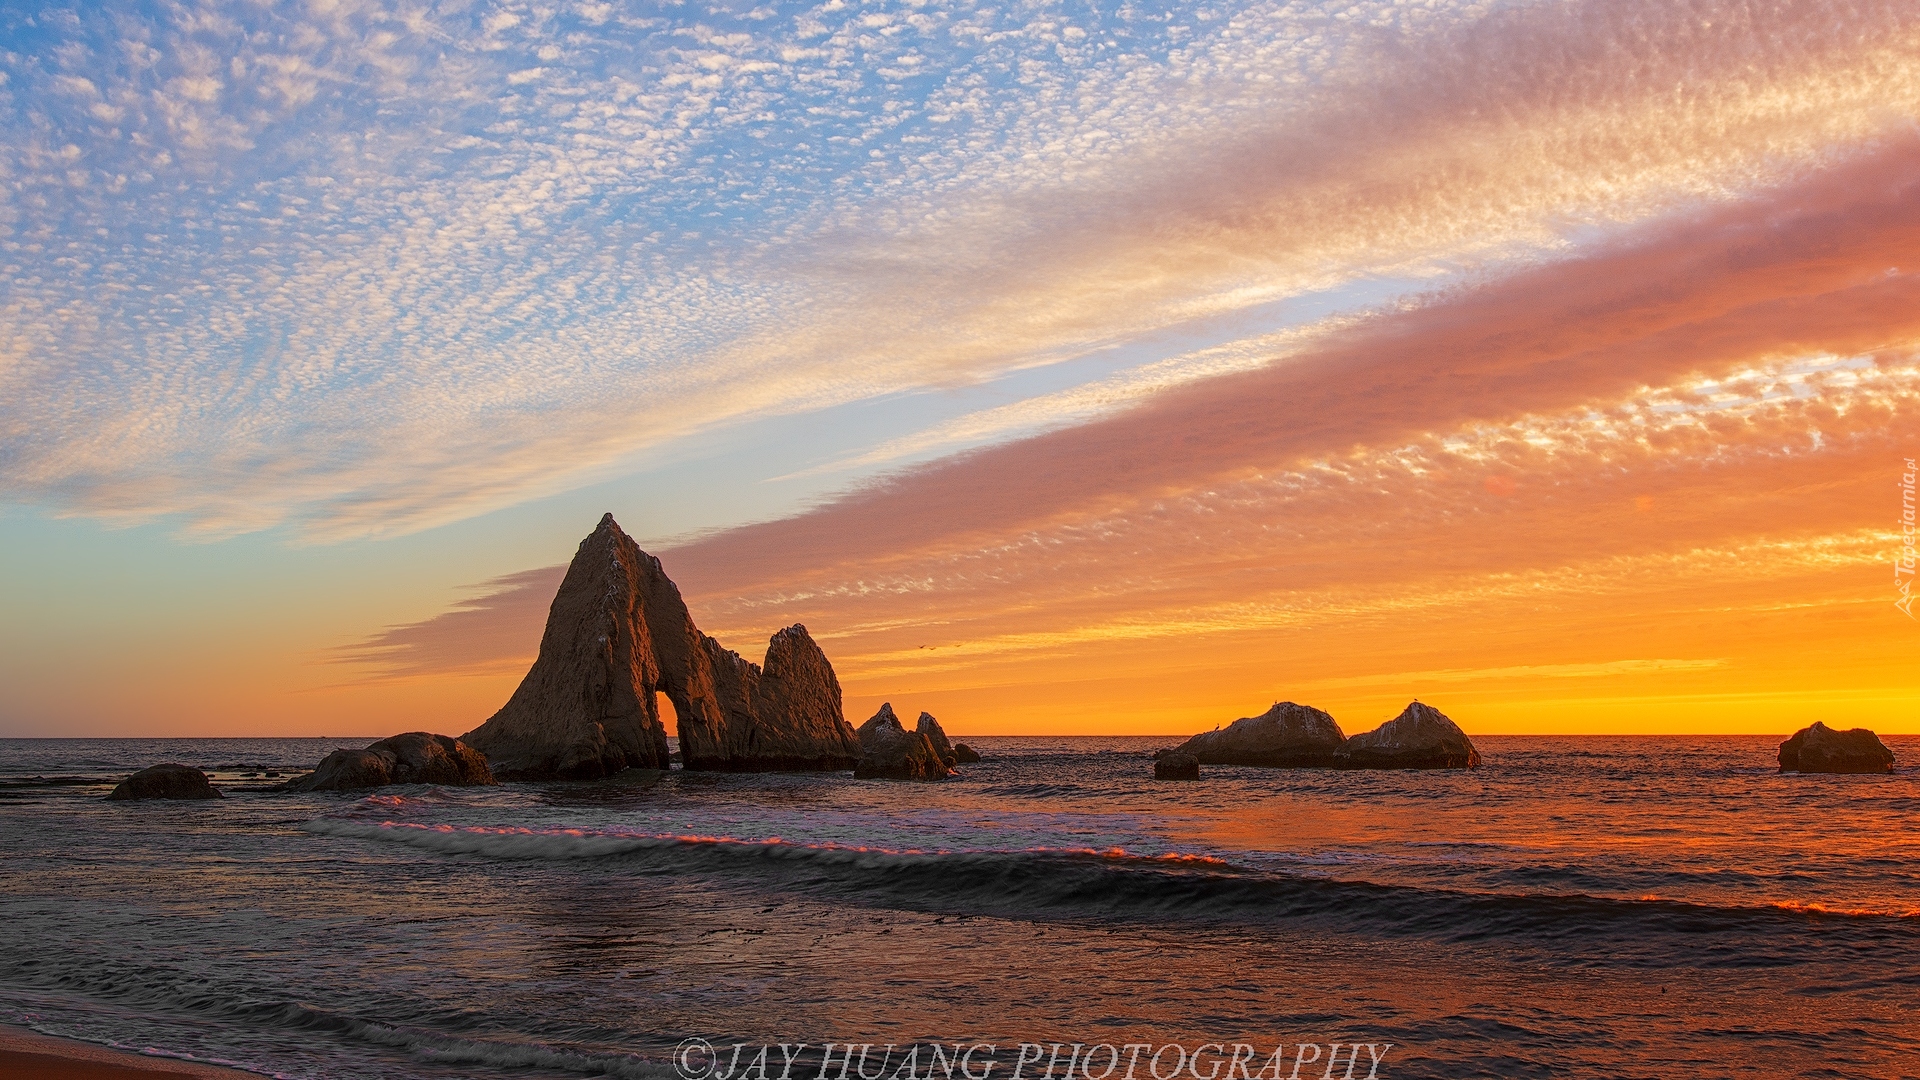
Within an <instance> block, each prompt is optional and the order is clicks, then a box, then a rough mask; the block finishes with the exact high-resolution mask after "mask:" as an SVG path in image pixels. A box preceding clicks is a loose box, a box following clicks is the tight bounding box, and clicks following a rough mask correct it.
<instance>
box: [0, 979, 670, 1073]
mask: <svg viewBox="0 0 1920 1080" xmlns="http://www.w3.org/2000/svg"><path fill="white" fill-rule="evenodd" d="M7 974H8V976H9V978H8V979H7V982H9V983H11V984H13V985H23V984H24V985H30V986H39V987H43V988H52V989H58V990H63V991H68V992H74V993H78V994H81V995H82V996H83V997H85V998H87V999H91V1000H95V1001H108V1002H115V1003H118V1004H121V1005H131V1006H137V1007H139V1008H140V1009H142V1010H143V1011H146V1012H157V1013H163V1014H173V1015H184V1016H189V1017H193V1018H195V1019H197V1020H201V1021H208V1020H211V1021H216V1022H229V1023H233V1024H235V1025H236V1026H237V1027H240V1028H242V1029H245V1030H249V1031H259V1030H262V1029H268V1030H278V1031H284V1032H288V1033H316V1034H320V1035H326V1036H331V1037H333V1038H336V1039H339V1040H342V1041H344V1042H347V1043H350V1044H351V1043H358V1044H361V1045H363V1046H368V1047H374V1048H381V1049H386V1050H399V1051H403V1052H405V1053H406V1054H408V1055H410V1056H412V1057H415V1058H418V1059H420V1060H423V1061H431V1062H437V1063H440V1064H445V1065H471V1066H493V1067H500V1068H504V1069H544V1070H548V1071H554V1072H567V1073H575V1074H579V1075H582V1076H615V1077H621V1078H623V1080H663V1078H665V1077H669V1076H671V1075H672V1071H671V1070H670V1069H669V1068H668V1067H667V1066H666V1065H665V1064H664V1063H663V1062H660V1061H647V1060H645V1059H643V1058H639V1057H636V1056H633V1055H630V1054H609V1053H595V1052H591V1051H581V1050H571V1049H566V1048H564V1047H561V1046H553V1045H548V1044H545V1043H541V1042H538V1041H533V1040H526V1041H521V1040H520V1039H516V1038H513V1037H512V1036H506V1037H500V1038H478V1037H468V1036H463V1035H459V1034H453V1033H452V1032H457V1031H460V1030H462V1029H473V1028H479V1027H495V1026H497V1025H496V1024H495V1022H494V1020H493V1019H492V1018H488V1017H482V1016H478V1015H476V1014H472V1013H461V1012H450V1011H445V1010H442V1011H438V1012H435V1013H432V1014H421V1015H418V1016H416V1017H413V1018H412V1019H414V1020H415V1021H416V1022H415V1023H395V1022H382V1021H376V1020H369V1019H365V1018H363V1017H360V1016H355V1015H352V1014H350V1013H346V1012H340V1011H336V1010H333V1009H328V1008H324V1007H320V1006H315V1005H309V1004H305V1003H303V1002H299V1001H295V1000H292V999H290V998H285V997H282V996H280V995H279V994H278V993H276V992H275V991H273V990H269V989H266V988H262V987H258V986H248V987H245V988H244V989H240V988H235V987H231V986H227V987H213V986H207V985H204V984H203V982H200V981H196V980H194V979H192V978H187V977H184V973H183V972H181V971H178V970H174V969H171V968H167V967H164V966H160V965H155V964H150V963H139V964H136V963H104V964H97V965H76V964H73V963H66V964H62V965H60V966H58V967H57V968H52V969H51V970H46V969H43V968H42V965H40V964H37V963H34V962H31V961H29V962H27V963H22V964H19V965H16V966H15V968H14V970H12V971H11V972H8V973H7ZM395 1012H398V1010H395ZM109 1045H116V1044H111V1043H109ZM140 1052H142V1053H150V1052H151V1051H150V1050H148V1049H147V1048H141V1050H140ZM172 1056H178V1055H172ZM183 1059H184V1058H183ZM192 1060H197V1061H203V1062H209V1063H211V1062H212V1059H208V1058H194V1059H192ZM219 1063H220V1064H226V1065H229V1066H231V1067H234V1068H240V1069H250V1068H251V1067H250V1066H248V1065H247V1064H245V1063H243V1062H238V1061H225V1060H223V1061H221V1062H219Z"/></svg>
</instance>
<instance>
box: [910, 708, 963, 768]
mask: <svg viewBox="0 0 1920 1080" xmlns="http://www.w3.org/2000/svg"><path fill="white" fill-rule="evenodd" d="M913 730H915V731H917V732H919V733H920V734H922V735H925V736H926V737H927V742H928V744H929V745H931V746H932V747H933V752H934V754H936V755H937V756H938V757H939V758H940V762H941V764H943V765H945V766H946V767H947V768H949V769H951V768H953V767H954V766H955V765H958V764H959V763H960V755H959V753H958V752H956V751H955V750H954V748H953V744H952V743H950V742H948V741H947V733H946V731H945V730H943V729H942V728H941V727H940V721H938V720H935V719H934V718H933V714H932V713H930V712H923V713H921V714H920V721H919V722H918V723H916V724H915V725H914V726H913Z"/></svg>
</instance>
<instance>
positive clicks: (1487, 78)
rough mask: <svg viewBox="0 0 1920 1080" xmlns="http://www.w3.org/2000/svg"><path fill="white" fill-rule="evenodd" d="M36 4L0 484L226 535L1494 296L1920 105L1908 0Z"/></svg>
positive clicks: (903, 451) (1128, 397)
mask: <svg viewBox="0 0 1920 1080" xmlns="http://www.w3.org/2000/svg"><path fill="white" fill-rule="evenodd" d="M0 27H4V29H3V30H0V130H4V136H5V137H4V139H3V140H0V144H3V145H0V485H4V488H5V491H6V492H7V494H8V497H9V498H10V499H11V500H13V501H16V502H23V503H28V504H32V505H36V506H41V507H45V508H48V509H50V510H52V511H54V512H57V513H66V514H76V515H83V516H89V517H95V518H99V519H103V520H107V521H113V522H131V521H143V520H153V519H162V520H169V521H173V522H176V523H178V525H179V527H180V528H182V529H183V530H185V531H187V532H188V533H191V534H195V535H205V536H222V535H230V534H233V533H238V532H246V531H250V530H258V529H263V528H271V527H286V528H290V529H293V530H295V531H296V532H297V533H298V534H299V535H302V536H305V537H307V538H310V539H318V540H327V539H336V538H342V537H351V536H363V535H384V534H391V533H397V532H406V531H410V530H415V529H419V528H422V527H425V526H428V525H432V524H436V523H440V522H445V521H450V520H455V519H458V518H462V517H467V516H471V515H474V514H477V513H481V512H484V511H486V510H490V509H495V508H498V507H502V506H508V505H512V504H515V503H517V502H521V501H524V500H527V499H529V498H534V497H538V496H541V495H546V494H551V493H553V492H555V491H559V490H564V489H566V488H569V487H572V486H577V485H580V484H583V483H587V482H590V481H593V480H596V479H603V478H606V477H610V476H616V475H619V474H620V473H621V472H622V471H623V470H631V469H633V468H635V467H637V466H638V465H640V464H644V463H645V462H647V461H648V460H650V459H651V456H652V455H656V454H659V453H661V452H663V451H664V450H665V449H666V448H670V447H671V446H672V445H674V444H675V443H676V441H678V440H683V439H685V438H687V437H689V436H691V435H694V434H696V433H700V432H707V431H712V430H715V429H719V428H722V427H724V426H725V425H729V424H737V423H740V422H742V421H746V420H751V419H755V418H762V417H768V416H805V415H810V414H814V413H817V412H819V411H820V410H822V409H825V408H828V407H830V406H834V405H839V404H844V403H848V402H857V401H865V400H873V399H876V398H881V397H884V396H886V395H892V394H900V393H905V392H910V391H915V390H924V389H927V388H937V387H941V386H951V385H960V384H973V383H979V382H982V381H990V380H994V379H996V378H1000V377H1003V376H1005V375H1007V374H1008V373H1011V372H1017V371H1025V370H1033V369H1036V368H1042V367H1047V366H1049V365H1057V364H1060V363H1062V362H1064V361H1069V360H1074V359H1078V358H1084V357H1086V356H1088V355H1091V354H1093V353H1096V352H1098V351H1100V350H1116V349H1118V350H1123V351H1124V350H1131V352H1132V353H1135V354H1138V355H1139V356H1141V357H1142V359H1141V361H1140V363H1139V364H1138V365H1137V367H1135V368H1134V369H1131V370H1128V371H1121V372H1113V373H1105V374H1100V375H1098V376H1097V377H1096V378H1094V379H1093V381H1092V382H1091V383H1089V384H1088V385H1086V386H1083V387H1079V388H1069V389H1066V390H1055V391H1049V392H1048V394H1047V395H1045V396H1041V397H1036V398H1035V399H1034V400H1032V401H1030V402H1028V401H1022V402H1015V403H1011V404H1010V405H1009V406H1007V408H1006V409H1005V410H1004V411H1001V412H998V413H996V414H994V415H991V416H985V415H983V416H975V417H969V418H959V419H953V420H948V421H942V422H941V425H940V426H936V427H935V428H933V429H931V430H929V431H926V432H924V433H921V434H919V435H913V436H906V437H903V438H901V439H885V440H879V441H877V442H876V443H875V445H873V446H871V447H869V448H867V449H866V450H863V451H861V452H860V453H859V454H856V455H855V456H854V457H853V458H851V459H848V460H847V461H841V462H837V463H836V462H826V463H811V465H810V467H813V466H819V465H822V464H825V465H848V464H851V466H852V467H854V468H856V469H865V470H869V471H870V470H871V469H872V468H876V467H880V466H884V465H885V464H887V463H888V462H890V461H893V460H897V459H898V458H900V457H903V456H911V455H912V454H914V453H921V452H928V451H935V452H937V451H938V450H940V449H942V448H952V447H956V446H966V445H980V444H990V443H993V442H995V441H998V440H1002V439H1005V438H1008V437H1011V436H1013V435H1017V434H1023V433H1027V432H1030V431H1033V430H1039V429H1045V428H1049V427H1055V426H1058V425H1060V424H1063V423H1073V422H1082V421H1085V420H1087V419H1089V418H1093V417H1098V416H1105V415H1109V414H1111V413H1112V412H1114V411H1115V410H1117V409H1124V408H1127V407H1130V406H1132V405H1135V404H1137V403H1138V402H1140V401H1142V400H1146V399H1148V398H1151V397H1155V396H1157V395H1160V394H1162V393H1164V392H1166V391H1167V389H1168V388H1169V387H1170V386H1172V385H1174V384H1176V383H1187V382H1193V381H1194V380H1202V379H1207V378H1212V377H1217V376H1219V375H1220V374H1221V373H1222V372H1223V371H1229V370H1246V369H1250V368H1252V369H1257V368H1258V367H1259V366H1260V365H1262V364H1264V363H1270V362H1272V361H1273V360H1274V359H1275V358H1277V357H1279V356H1281V355H1283V354H1284V353H1285V352H1286V351H1287V350H1288V349H1289V348H1291V347H1292V346H1290V345H1288V344H1286V343H1287V342H1291V341H1294V340H1295V339H1294V338H1293V337H1290V336H1288V335H1289V334H1292V333H1293V332H1294V331H1295V330H1296V329H1297V328H1294V327H1289V326H1284V325H1272V324H1270V320H1269V321H1268V322H1263V321H1262V320H1263V319H1269V316H1268V315H1267V314H1266V313H1268V312H1270V310H1271V305H1274V304H1275V303H1278V302H1282V301H1286V300H1288V299H1289V298H1295V297H1299V296H1303V295H1307V294H1323V293H1326V292H1327V291H1328V290H1334V291H1336V292H1337V291H1338V290H1340V289H1342V288H1346V287H1349V286H1354V285H1356V284H1364V283H1366V282H1370V281H1379V280H1383V279H1393V280H1402V279H1404V280H1407V281H1413V282H1422V283H1424V286H1423V287H1424V288H1427V289H1440V290H1444V289H1449V288H1467V287H1471V286H1473V285H1474V284H1475V283H1478V282H1481V281H1484V280H1487V279H1488V278H1489V277H1493V276H1498V275H1502V274H1508V273H1513V272H1516V271H1519V270H1524V269H1525V268H1527V267H1529V266H1534V265H1540V264H1547V263H1552V262H1554V261H1556V260H1560V259H1564V258H1568V257H1572V256H1577V255H1578V254H1580V253H1581V252H1582V251H1584V250H1585V249H1586V248H1588V247H1589V246H1591V245H1593V244H1594V243H1596V242H1599V241H1604V240H1606V239H1607V238H1609V237H1614V236H1617V235H1621V234H1623V233H1629V232H1633V231H1634V230H1642V229H1647V228H1651V227H1658V226H1659V225H1660V223H1663V222H1673V221H1680V220H1684V219H1685V218H1686V217H1687V216H1688V215H1695V214H1700V213H1707V212H1711V211H1712V209H1713V208H1715V207H1723V206H1727V205H1734V204H1738V203H1740V202H1741V201H1743V200H1747V199H1751V198H1755V197H1760V196H1764V195H1765V194H1766V193H1768V192H1771V191H1777V190H1784V189H1786V188H1788V187H1790V186H1791V185H1794V184H1798V183H1803V182H1806V181H1807V180H1808V179H1809V178H1810V177H1816V176H1818V175H1820V174H1821V173H1822V171H1823V170H1827V169H1830V168H1832V167H1835V165H1836V164H1837V163H1842V162H1845V161H1848V160H1853V159H1856V158H1859V157H1861V156H1862V155H1871V154H1874V153H1878V152H1881V151H1883V150H1884V148H1885V147H1886V146H1888V145H1891V143H1893V142H1895V141H1897V140H1899V139H1902V138H1907V137H1910V136H1909V135H1908V134H1907V133H1909V132H1910V131H1911V128H1912V125H1913V123H1914V120H1915V118H1916V116H1920V72H1917V71H1916V68H1915V65H1914V64H1913V63H1912V59H1911V58H1912V56H1914V55H1915V54H1916V46H1920V13H1916V11H1915V10H1914V9H1913V7H1912V6H1911V5H1910V4H1906V3H1898V2H1883V3H1875V2H1871V0H1857V2H1785V0H1776V2H1754V3H1732V2H1706V0H1683V2H1671V0H1660V2H1652V0H1646V2H1632V0H1630V2H1615V3H1584V4H1583V3H1560V2H1537V3H1488V4H1446V3H1436V4H1430V5H1405V4H1390V3H1384V2H1382V3H1364V2H1363V3H1353V4H1347V3H1338V4H1324V5H1315V4H1301V3H1223V4H1206V3H1201V4H1182V5H1170V6H1150V5H1134V4H1126V5H1120V6H1118V7H1109V6H1106V5H1098V4H1072V3H1068V4H1059V5H1011V6H984V5H982V6H970V5H967V4H951V5H940V4H932V3H884V2H881V3H849V2H847V0H832V2H829V3H826V4H766V5H761V6H757V7H752V8H747V7H745V5H735V6H727V5H719V4H715V5H706V6H700V5H685V6H672V7H669V6H661V5H652V4H614V3H582V4H572V5H552V6H546V5H538V6H536V5H519V4H501V5H488V4H481V5H466V4H454V3H449V4H444V5H434V4H421V5H414V6H406V7H397V8H392V9H389V8H384V7H381V6H378V5H374V4H356V3H351V2H347V3H331V2H329V3H311V4H304V5H301V4H289V5H255V4H243V3H165V4H136V5H77V6H72V7H65V8H58V7H52V8H48V7H39V6H25V5H14V6H7V7H4V8H0ZM1348 314H1349V315H1355V316H1357V315H1361V314H1364V313H1361V312H1352V313H1348ZM1276 335H1278V336H1277V337H1276ZM1223 338H1225V339H1226V340H1224V341H1223V340H1222V339H1223ZM1209 350H1213V351H1209ZM1221 350H1224V351H1221ZM1183 358H1184V359H1183ZM1196 358H1197V359H1196ZM1168 365H1171V366H1168ZM790 471H792V469H791V463H775V464H772V465H770V468H769V475H770V476H772V475H776V474H780V473H786V472H790Z"/></svg>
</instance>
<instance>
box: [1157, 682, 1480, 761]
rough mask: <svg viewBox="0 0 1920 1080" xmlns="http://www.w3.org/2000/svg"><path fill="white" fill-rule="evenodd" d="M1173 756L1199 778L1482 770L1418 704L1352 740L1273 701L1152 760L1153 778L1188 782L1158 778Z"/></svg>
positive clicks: (1310, 711) (1307, 712)
mask: <svg viewBox="0 0 1920 1080" xmlns="http://www.w3.org/2000/svg"><path fill="white" fill-rule="evenodd" d="M1176 753H1177V754H1185V755H1188V756H1191V757H1192V758H1193V759H1194V772H1195V775H1196V776H1197V775H1198V770H1199V766H1201V765H1256V766H1263V767H1267V768H1282V769H1297V768H1327V769H1472V768H1477V767H1478V766H1479V765H1480V752H1479V751H1478V750H1476V749H1475V748H1474V745H1473V740H1471V739H1469V738H1467V733H1466V732H1464V731H1461V730H1460V727H1459V725H1457V724H1455V723H1454V722H1453V721H1452V720H1449V719H1448V718H1447V716H1446V714H1444V713H1442V712H1441V711H1440V710H1439V709H1436V708H1434V707H1433V706H1431V705H1422V704H1421V703H1419V702H1417V701H1416V702H1413V703H1412V704H1410V705H1408V706H1407V707H1406V708H1405V709H1404V710H1402V711H1401V713H1400V715H1399V716H1396V717H1394V718H1393V719H1392V720H1389V721H1387V722H1386V723H1384V724H1382V725H1380V726H1379V727H1377V728H1375V729H1374V730H1372V731H1369V732H1367V733H1366V734H1364V735H1355V736H1353V737H1352V738H1347V737H1346V736H1344V735H1342V734H1341V732H1340V725H1339V724H1337V723H1335V722H1334V720H1333V717H1331V716H1329V715H1327V714H1326V713H1324V712H1322V711H1321V710H1319V709H1315V708H1312V707H1310V706H1306V705H1296V704H1295V703H1293V702H1291V701H1282V702H1278V703H1276V704H1275V705H1274V706H1273V708H1271V709H1268V710H1267V711H1266V712H1264V713H1262V714H1260V715H1259V716H1249V717H1242V718H1241V719H1239V720H1235V721H1234V722H1233V723H1232V724H1229V725H1228V726H1227V727H1225V728H1223V729H1220V730H1216V731H1203V732H1201V733H1200V734H1198V735H1195V736H1194V737H1193V738H1191V739H1188V740H1187V741H1186V742H1184V743H1182V744H1180V745H1179V746H1177V747H1174V748H1173V749H1172V750H1163V751H1161V752H1160V754H1158V755H1156V757H1155V764H1154V776H1155V777H1156V778H1160V779H1189V778H1188V777H1185V776H1184V775H1183V776H1179V777H1167V776H1162V775H1161V773H1162V769H1161V764H1160V759H1162V758H1165V757H1167V756H1168V755H1171V754H1176ZM1169 768H1172V767H1171V766H1169Z"/></svg>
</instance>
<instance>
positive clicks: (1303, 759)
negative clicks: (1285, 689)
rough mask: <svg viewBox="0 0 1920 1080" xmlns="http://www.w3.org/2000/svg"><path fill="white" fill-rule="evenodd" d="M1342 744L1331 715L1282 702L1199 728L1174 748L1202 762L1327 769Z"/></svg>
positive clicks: (1333, 761) (1338, 752)
mask: <svg viewBox="0 0 1920 1080" xmlns="http://www.w3.org/2000/svg"><path fill="white" fill-rule="evenodd" d="M1346 744H1347V737H1346V736H1345V735H1344V734H1342V733H1341V731H1340V725H1339V724H1337V723H1334V720H1333V717H1331V716H1329V715H1327V714H1326V713H1324V712H1321V711H1320V710H1319V709H1316V708H1313V707H1311V706H1308V705H1296V704H1294V703H1293V702H1291V701H1280V702H1275V703H1274V706H1273V708H1271V709H1268V710H1267V711H1266V712H1264V713H1261V714H1260V715H1259V716H1248V717H1242V718H1241V719H1239V720H1235V721H1234V722H1233V723H1231V724H1229V725H1227V726H1226V728H1225V729H1223V730H1219V731H1203V732H1201V733H1200V734H1198V735H1195V736H1194V737H1193V738H1191V739H1188V740H1187V741H1186V742H1184V743H1182V744H1181V745H1180V746H1178V747H1176V748H1175V749H1177V750H1178V751H1180V752H1182V753H1186V754H1192V755H1193V757H1194V758H1195V760H1196V761H1198V762H1199V763H1200V764H1201V765H1261V766H1266V767H1268V768H1283V769H1286V768H1326V767H1329V766H1332V765H1335V764H1337V763H1338V761H1339V758H1340V753H1341V750H1342V749H1343V748H1344V747H1345V746H1346Z"/></svg>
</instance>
